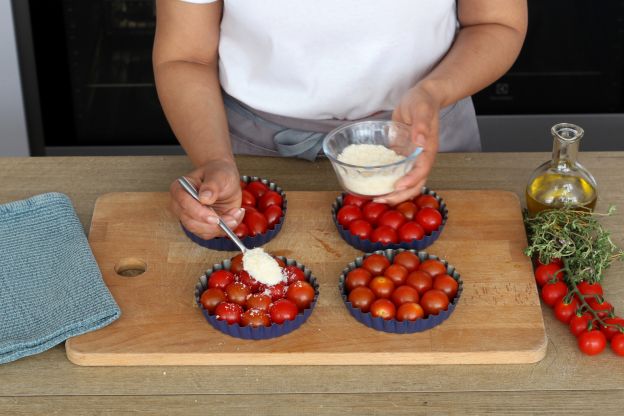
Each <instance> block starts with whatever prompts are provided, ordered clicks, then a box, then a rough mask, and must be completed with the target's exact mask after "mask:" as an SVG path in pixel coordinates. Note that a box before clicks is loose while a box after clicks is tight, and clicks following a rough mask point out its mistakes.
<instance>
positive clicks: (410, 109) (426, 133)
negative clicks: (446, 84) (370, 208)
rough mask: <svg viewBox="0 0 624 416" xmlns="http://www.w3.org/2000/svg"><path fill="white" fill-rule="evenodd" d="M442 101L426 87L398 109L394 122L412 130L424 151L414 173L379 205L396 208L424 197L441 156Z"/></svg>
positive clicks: (413, 91)
mask: <svg viewBox="0 0 624 416" xmlns="http://www.w3.org/2000/svg"><path fill="white" fill-rule="evenodd" d="M439 112H440V101H439V100H438V99H437V98H436V97H434V95H433V94H431V93H429V92H428V91H427V89H426V88H425V87H423V86H422V85H420V84H417V85H416V86H415V87H414V88H411V89H410V90H409V91H408V92H407V93H406V94H405V95H404V96H403V99H402V100H401V103H400V104H399V105H398V106H397V108H395V109H394V112H393V113H392V120H394V121H399V122H401V123H404V124H407V125H409V126H410V128H411V135H412V140H413V141H414V142H415V143H416V144H417V145H418V146H421V147H422V148H423V152H422V153H421V154H420V155H419V156H418V158H417V159H416V163H415V165H414V167H413V168H412V170H411V171H410V172H408V173H407V174H406V175H405V176H403V177H402V178H400V179H399V180H397V181H396V183H395V184H394V189H395V191H394V192H392V193H390V194H388V195H384V196H383V197H380V198H376V199H375V201H376V202H383V203H387V204H390V205H396V204H398V203H400V202H403V201H405V200H408V199H411V198H414V197H415V196H417V195H418V194H420V192H421V190H422V187H423V186H424V185H425V182H426V181H427V176H428V175H429V172H430V171H431V168H432V167H433V162H434V160H435V157H436V153H437V152H438V130H439V120H438V115H439Z"/></svg>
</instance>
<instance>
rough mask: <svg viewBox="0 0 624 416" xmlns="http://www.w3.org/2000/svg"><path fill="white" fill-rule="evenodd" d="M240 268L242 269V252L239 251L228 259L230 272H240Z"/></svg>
mask: <svg viewBox="0 0 624 416" xmlns="http://www.w3.org/2000/svg"><path fill="white" fill-rule="evenodd" d="M242 270H243V253H240V254H237V255H235V256H234V257H232V258H231V259H230V272H232V273H240V272H241V271H242ZM229 283H231V282H229ZM225 286H227V285H225ZM225 286H224V287H223V288H224V289H225Z"/></svg>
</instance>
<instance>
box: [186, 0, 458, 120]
mask: <svg viewBox="0 0 624 416" xmlns="http://www.w3.org/2000/svg"><path fill="white" fill-rule="evenodd" d="M183 1H187V2H192V3H210V2H213V1H215V0H183ZM457 28H458V22H457V13H456V6H455V0H391V1H379V0H262V1H258V0H247V1H245V0H225V3H224V10H223V19H222V21H221V39H220V45H219V59H220V61H219V70H220V79H221V85H222V87H223V89H224V90H225V91H226V92H227V93H228V94H230V95H231V96H233V97H235V98H237V99H238V100H240V101H242V102H244V103H245V104H247V105H249V106H251V107H253V108H256V109H258V110H261V111H265V112H268V113H273V114H277V115H281V116H288V117H297V118H305V119H328V118H337V119H349V120H353V119H358V118H362V117H366V116H368V115H371V114H373V113H376V112H378V111H384V110H392V109H394V107H395V106H396V105H397V104H398V103H399V101H400V99H401V97H402V96H403V94H404V93H405V91H407V90H408V89H409V88H410V87H412V86H413V85H414V84H415V83H416V82H417V81H418V80H419V79H421V78H422V77H423V76H424V75H426V74H427V73H428V72H429V71H430V70H431V69H432V68H433V67H434V66H435V65H436V63H437V62H438V61H439V60H440V59H441V58H442V57H443V56H444V55H445V54H446V52H447V51H448V49H449V48H450V46H451V44H452V42H453V40H454V38H455V34H456V32H457Z"/></svg>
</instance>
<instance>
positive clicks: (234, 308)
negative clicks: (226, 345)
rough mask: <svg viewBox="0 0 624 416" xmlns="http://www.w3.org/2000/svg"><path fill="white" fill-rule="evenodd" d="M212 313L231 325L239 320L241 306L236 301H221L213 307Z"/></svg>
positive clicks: (241, 312)
mask: <svg viewBox="0 0 624 416" xmlns="http://www.w3.org/2000/svg"><path fill="white" fill-rule="evenodd" d="M214 313H215V316H216V318H217V319H219V320H221V321H226V322H227V323H228V324H230V325H231V324H235V323H238V322H240V318H241V315H242V314H243V307H242V306H240V305H238V304H236V303H231V302H221V303H220V304H218V305H217V307H216V308H215V310H214Z"/></svg>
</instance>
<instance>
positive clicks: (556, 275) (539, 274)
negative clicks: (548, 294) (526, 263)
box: [535, 263, 563, 287]
mask: <svg viewBox="0 0 624 416" xmlns="http://www.w3.org/2000/svg"><path fill="white" fill-rule="evenodd" d="M560 270H561V267H560V266H559V265H557V264H555V263H550V264H546V265H542V266H537V269H535V282H536V283H537V285H538V286H539V287H542V286H544V285H545V284H546V283H547V282H550V281H551V280H560V281H563V272H562V271H560Z"/></svg>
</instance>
